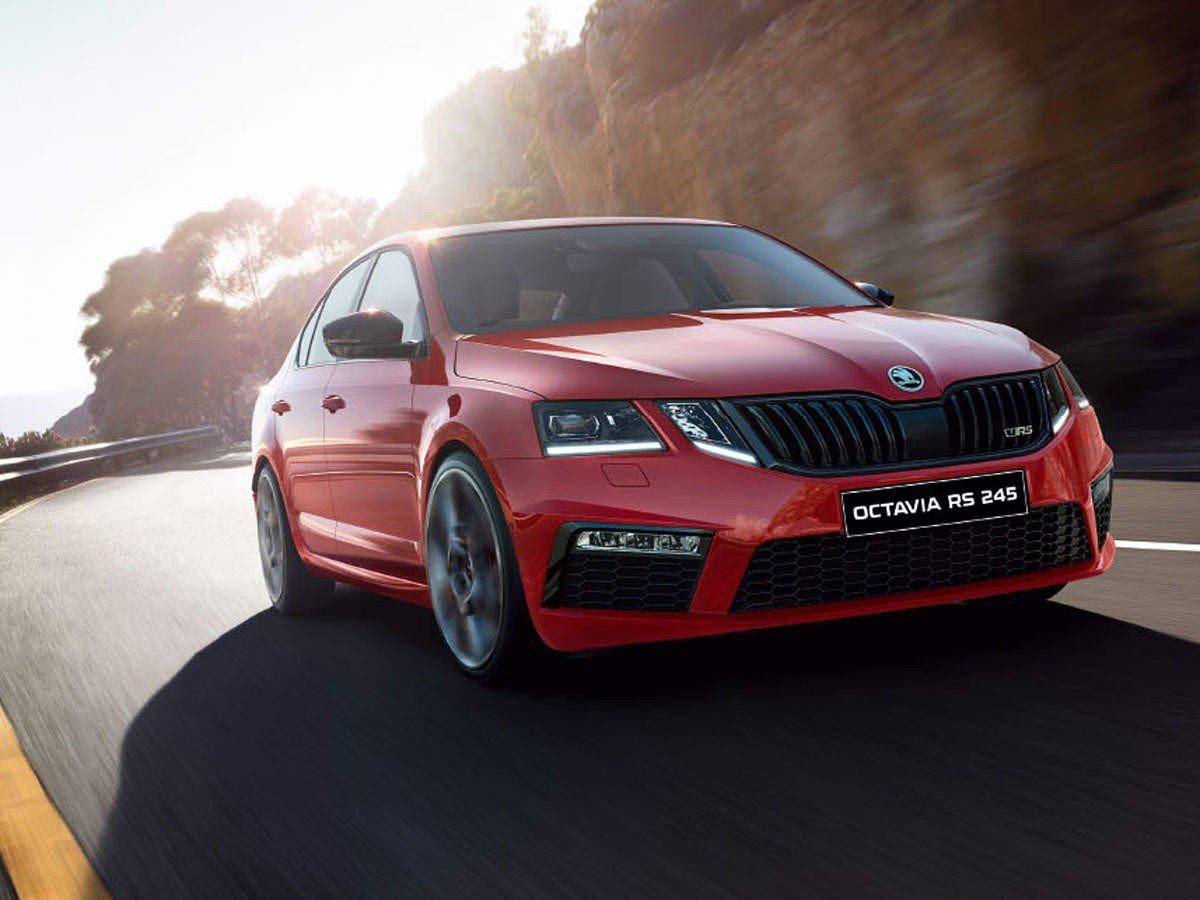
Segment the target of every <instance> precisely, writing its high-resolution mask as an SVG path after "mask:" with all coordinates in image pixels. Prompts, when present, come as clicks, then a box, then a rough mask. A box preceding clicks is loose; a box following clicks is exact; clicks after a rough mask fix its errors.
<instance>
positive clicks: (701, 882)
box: [98, 593, 1200, 897]
mask: <svg viewBox="0 0 1200 900" xmlns="http://www.w3.org/2000/svg"><path fill="white" fill-rule="evenodd" d="M1198 686H1200V647H1197V646H1196V645H1194V644H1191V643H1188V642H1185V641H1181V640H1177V639H1174V638H1169V637H1166V636H1163V635H1161V634H1158V633H1156V632H1152V631H1148V630H1145V629H1141V628H1138V627H1136V626H1132V625H1128V624H1125V623H1121V622H1117V621H1115V620H1112V619H1107V618H1104V617H1102V616H1099V615H1095V614H1092V613H1087V612H1082V611H1079V610H1076V609H1072V608H1069V607H1066V606H1061V605H1058V604H1052V603H1051V604H1045V605H1043V606H1041V607H1035V608H1033V609H1030V610H1028V611H1023V612H1022V611H1015V610H994V609H992V610H989V609H986V608H980V607H967V606H949V607H941V608H937V609H929V610H923V611H917V612H911V613H903V614H894V615H888V616H877V617H873V618H869V619H859V620H850V621H842V622H832V623H825V624H821V625H812V626H807V627H801V628H793V629H788V630H784V631H775V632H769V633H759V634H749V635H742V636H737V637H729V638H719V639H706V640H701V641H693V642H686V643H680V644H675V645H664V646H654V647H646V648H638V649H633V650H628V651H621V652H612V653H606V654H599V655H596V656H593V657H590V658H586V659H574V660H559V661H550V662H547V663H546V664H544V665H542V666H541V667H539V669H538V670H537V671H535V672H534V673H533V674H532V675H530V676H527V677H526V678H525V679H524V680H523V682H522V683H520V684H519V685H517V686H516V687H513V688H508V689H504V690H500V689H488V688H483V687H480V686H478V685H476V684H473V683H471V682H470V681H469V680H468V679H466V678H465V677H463V676H461V675H459V674H458V673H457V672H455V671H454V670H453V669H452V667H451V665H450V664H449V662H448V660H447V658H446V656H445V654H444V652H443V650H442V648H441V647H440V645H439V639H438V636H437V634H436V633H435V629H434V626H433V624H432V620H431V617H430V616H429V614H428V612H427V611H425V610H419V609H414V608H410V607H406V606H403V605H399V604H393V603H390V602H387V601H384V600H380V599H378V598H372V597H370V596H368V595H364V594H359V593H346V594H344V595H343V596H342V598H341V602H340V604H339V607H338V610H337V611H336V612H335V613H333V614H328V615H324V616H320V617H316V618H311V619H305V620H297V619H288V618H285V617H282V616H279V615H277V614H275V613H269V612H266V613H262V614H260V615H256V616H254V617H253V618H251V619H249V620H247V621H246V622H244V623H243V624H242V625H240V626H239V627H237V628H235V629H234V630H232V631H230V632H229V633H227V634H226V635H224V636H223V637H221V638H220V639H219V640H217V641H216V642H214V643H213V644H211V645H210V646H208V647H207V648H205V649H204V650H203V651H202V652H200V653H198V654H197V655H196V656H195V657H193V658H192V660H191V661H190V662H189V663H188V664H187V665H186V666H185V667H184V668H183V669H182V670H181V671H180V672H179V673H178V675H176V677H175V678H173V679H172V680H171V681H170V682H169V683H168V684H167V685H166V686H165V687H164V688H163V689H162V690H161V691H160V692H159V693H158V694H157V695H156V696H154V697H153V699H152V700H151V701H150V702H149V703H148V704H147V706H146V707H145V708H144V709H143V710H142V711H141V712H140V713H139V715H138V716H137V718H136V720H135V721H134V723H133V725H132V726H131V728H130V730H129V732H128V734H127V736H126V740H125V743H124V747H123V751H122V759H121V782H120V789H119V793H118V796H117V800H116V802H115V805H114V808H113V809H112V812H111V815H110V818H109V821H108V823H107V827H106V830H105V834H104V837H103V841H102V847H101V852H100V855H99V860H98V865H99V868H100V871H101V873H102V875H103V877H104V878H105V879H106V880H107V882H108V884H109V886H110V888H112V890H113V892H114V894H115V895H117V896H126V895H128V896H149V897H161V896H203V897H215V896H227V895H238V896H241V895H253V896H273V895H290V896H333V895H337V896H351V895H355V896H356V895H367V896H381V895H388V896H395V895H405V896H408V895H418V896H427V895H437V896H479V895H489V896H495V895H507V896H530V895H547V894H549V895H558V896H563V895H567V896H576V895H602V896H614V895H620V896H631V895H632V896H664V895H666V896H676V895H683V896H716V895H721V896H727V895H729V894H738V895H751V896H753V895H773V896H778V895H788V896H794V895H800V894H819V895H831V894H833V895H842V894H847V895H853V896H863V895H879V896H882V895H887V896H896V895H898V894H912V893H919V894H921V895H931V894H932V895H946V896H973V897H978V896H992V895H996V896H998V895H1008V896H1011V895H1012V894H1017V893H1020V894H1030V893H1037V894H1051V893H1054V894H1064V893H1066V894H1070V895H1079V894H1083V895H1097V896H1105V895H1107V896H1129V895H1162V896H1167V895H1172V896H1187V895H1191V896H1195V895H1196V892H1197V890H1198V889H1200V853H1197V851H1198V850H1200V779H1198V778H1197V769H1198V766H1200V763H1198V754H1197V749H1198V748H1200V718H1198V716H1197V710H1198V709H1200V703H1198V702H1197V701H1200V687H1198Z"/></svg>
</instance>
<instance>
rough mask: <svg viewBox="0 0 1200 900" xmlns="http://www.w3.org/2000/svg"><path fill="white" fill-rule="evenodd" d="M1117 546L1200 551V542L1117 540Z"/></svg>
mask: <svg viewBox="0 0 1200 900" xmlns="http://www.w3.org/2000/svg"><path fill="white" fill-rule="evenodd" d="M1117 546H1118V547H1121V548H1123V549H1126V550H1177V551H1181V552H1183V553H1200V544H1172V543H1169V542H1165V541H1117Z"/></svg>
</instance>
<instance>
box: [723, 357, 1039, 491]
mask: <svg viewBox="0 0 1200 900" xmlns="http://www.w3.org/2000/svg"><path fill="white" fill-rule="evenodd" d="M1040 390H1041V376H1040V375H1036V374H1035V375H1019V376H1011V375H1009V376H1001V377H998V378H993V379H988V380H986V381H979V382H971V383H967V384H962V385H958V386H955V387H951V388H950V389H949V390H948V391H947V392H946V393H945V394H943V395H942V397H940V398H939V399H937V400H934V401H930V400H920V401H911V402H889V401H885V400H882V399H880V398H877V397H870V396H866V395H854V394H844V395H840V396H828V395H816V396H808V397H806V396H795V397H764V398H761V399H749V400H731V401H729V403H730V405H731V406H732V407H733V408H734V409H735V410H737V411H739V412H740V413H741V416H742V420H743V421H744V422H745V424H746V425H747V426H748V427H749V428H750V430H751V431H752V432H753V433H754V434H755V436H756V437H757V438H758V440H759V441H760V442H761V445H762V446H764V447H765V450H766V451H767V453H768V455H770V456H774V460H771V459H768V460H767V463H768V465H771V464H778V465H780V466H781V467H783V468H788V467H793V468H798V469H802V470H805V471H821V470H838V469H860V468H873V467H879V466H898V465H901V464H904V463H921V462H935V461H943V462H954V461H958V460H960V459H962V458H964V457H996V456H1004V455H1011V454H1014V453H1020V452H1024V451H1027V450H1031V449H1033V448H1034V447H1035V446H1038V445H1040V444H1041V443H1043V442H1044V441H1045V440H1046V439H1047V438H1048V437H1049V422H1048V416H1047V414H1046V406H1045V403H1044V402H1043V401H1042V399H1041V395H1040V393H1039V391H1040ZM939 408H940V414H939V413H936V412H933V410H937V409H939ZM1026 427H1028V428H1029V429H1031V433H1028V434H1018V433H1017V430H1016V429H1018V428H1022V429H1023V428H1026Z"/></svg>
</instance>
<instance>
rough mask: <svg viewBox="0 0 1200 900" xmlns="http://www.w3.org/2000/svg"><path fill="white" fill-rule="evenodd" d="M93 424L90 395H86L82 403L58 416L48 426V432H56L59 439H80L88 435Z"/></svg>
mask: <svg viewBox="0 0 1200 900" xmlns="http://www.w3.org/2000/svg"><path fill="white" fill-rule="evenodd" d="M94 424H95V423H94V422H93V421H92V395H91V394H88V395H87V397H85V398H84V400H83V402H82V403H80V404H79V405H78V406H76V407H75V408H74V409H73V410H71V411H70V412H68V413H66V414H64V415H62V416H60V417H59V418H58V420H57V421H56V422H55V423H54V424H53V425H51V426H50V430H51V431H53V432H56V433H57V434H58V435H59V436H60V437H65V438H81V437H86V436H87V435H88V433H89V432H90V431H91V430H92V426H93V425H94Z"/></svg>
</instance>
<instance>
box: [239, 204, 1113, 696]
mask: <svg viewBox="0 0 1200 900" xmlns="http://www.w3.org/2000/svg"><path fill="white" fill-rule="evenodd" d="M891 299H892V298H891V294H889V293H888V292H886V291H884V290H883V289H881V288H878V287H876V286H874V285H871V284H865V283H859V284H855V283H852V282H850V281H847V280H846V279H844V278H843V277H841V276H840V275H838V274H837V273H836V272H833V271H831V270H830V269H828V268H826V267H825V266H824V265H822V264H820V263H819V262H817V261H815V260H813V259H812V258H810V257H808V256H806V255H805V254H803V253H801V252H800V251H798V250H795V249H793V248H791V247H789V246H788V245H786V244H784V243H782V242H780V241H778V240H776V239H774V238H771V237H769V236H767V235H765V234H762V233H760V232H757V231H754V230H751V229H748V228H742V227H737V226H733V225H728V224H724V223H719V222H703V221H694V220H673V219H566V220H554V221H530V222H511V223H499V224H497V223H492V224H488V225H473V226H465V227H457V228H446V229H441V230H437V231H431V232H421V233H417V234H404V235H398V236H396V237H394V238H390V239H388V240H385V241H382V242H381V243H379V244H378V245H376V246H375V247H373V248H371V249H370V250H368V251H366V252H365V253H363V254H362V255H361V256H359V257H358V258H357V259H355V260H354V262H353V263H352V264H351V265H349V266H348V267H347V268H346V269H345V270H344V271H342V272H341V274H339V275H338V276H337V278H336V279H334V281H333V284H332V285H331V286H330V287H329V289H328V291H327V292H326V294H325V296H324V297H323V298H322V299H321V302H320V303H319V304H318V305H317V307H316V309H315V310H314V311H313V313H312V315H311V316H310V317H309V320H308V322H307V324H306V325H305V326H304V328H303V330H302V331H301V332H300V334H299V336H298V337H297V338H296V341H295V343H294V344H293V345H292V348H291V349H290V350H289V351H288V354H287V358H286V359H285V360H284V362H283V365H282V366H281V367H280V369H279V371H278V373H277V374H276V375H275V376H274V378H273V379H272V380H271V382H270V383H269V384H268V385H266V386H265V387H264V388H263V390H262V393H261V394H260V396H259V400H258V403H257V406H256V408H255V413H254V423H253V445H254V455H255V471H254V496H255V503H256V509H257V516H258V528H259V543H260V549H261V555H262V567H263V574H264V576H265V578H266V583H267V589H268V591H269V594H270V598H271V601H272V603H273V604H274V606H275V607H276V608H277V609H279V610H280V611H282V612H286V613H291V612H303V611H306V610H309V609H313V608H315V607H318V606H320V605H322V604H323V603H324V602H325V601H326V600H327V599H328V597H329V595H330V592H331V589H332V585H333V583H334V582H335V581H336V582H346V583H350V584H353V585H357V586H359V587H362V588H366V589H368V590H371V591H374V592H377V593H382V594H386V595H389V596H392V597H396V598H400V599H405V600H410V601H412V602H415V603H419V604H425V605H429V606H432V608H433V613H434V616H435V617H436V620H437V623H438V625H439V627H440V630H441V633H442V635H443V636H444V638H445V641H446V644H447V646H448V647H449V649H450V651H451V653H452V654H453V656H454V658H455V659H456V660H457V661H458V664H459V665H460V666H461V667H462V668H463V669H465V670H466V671H467V672H469V673H471V674H473V675H475V676H477V677H479V678H485V679H486V678H491V677H494V676H496V675H497V674H499V673H501V672H502V671H504V670H505V669H506V668H507V667H509V666H510V665H511V664H512V663H513V662H514V661H516V660H518V659H520V658H521V657H522V655H523V654H525V653H528V652H530V651H531V650H534V649H537V648H536V645H535V644H533V643H531V642H533V641H540V642H542V643H544V644H545V645H547V646H549V647H550V648H553V649H555V650H560V651H578V650H585V649H589V648H597V647H604V646H610V645H615V644H627V643H633V642H639V641H656V640H665V639H674V638H684V637H692V636H697V635H708V634H715V633H719V632H731V631H740V630H744V629H751V628H765V627H771V626H778V625H788V624H792V623H798V622H809V621H814V620H820V619H832V618H838V617H844V616H859V615H864V614H867V613H875V612H882V611H885V610H897V609H904V608H909V607H919V606H926V605H931V604H937V603H950V602H956V601H962V600H969V599H974V598H981V597H987V596H995V595H1014V596H1013V598H1012V600H1013V602H1016V600H1017V599H1028V598H1033V597H1046V596H1049V595H1050V594H1052V593H1053V592H1054V591H1056V590H1058V589H1059V588H1060V587H1061V586H1062V585H1064V584H1065V583H1067V582H1069V581H1072V580H1075V579H1079V578H1086V577H1088V576H1091V575H1097V574H1099V573H1101V572H1103V571H1104V570H1105V569H1107V568H1108V566H1109V565H1110V564H1111V562H1112V558H1113V547H1114V542H1113V540H1112V537H1111V536H1110V535H1109V529H1108V523H1109V511H1110V504H1111V492H1112V480H1111V467H1112V453H1111V451H1110V450H1109V448H1108V446H1107V445H1106V444H1105V442H1104V439H1103V437H1102V436H1101V432H1100V426H1099V424H1098V422H1097V419H1096V414H1095V411H1094V410H1093V409H1092V407H1091V406H1090V404H1089V403H1088V400H1087V398H1086V397H1085V395H1084V393H1083V392H1082V391H1081V390H1080V387H1079V385H1078V384H1077V383H1076V382H1075V380H1074V379H1073V378H1072V377H1071V373H1070V372H1069V371H1068V370H1067V368H1066V366H1065V365H1064V364H1063V363H1062V361H1061V360H1060V359H1059V357H1058V356H1057V355H1055V354H1054V353H1053V352H1051V351H1050V350H1047V349H1046V348H1045V347H1042V346H1040V345H1038V344H1037V343H1035V342H1033V341H1031V340H1030V339H1028V338H1027V337H1025V336H1024V335H1022V334H1021V333H1020V332H1018V331H1015V330H1014V329H1012V328H1008V327H1006V326H1004V325H996V324H991V323H988V322H981V321H975V320H970V319H960V318H950V317H947V316H941V315H932V314H929V313H922V312H908V311H901V310H898V309H894V308H891V307H890V301H891Z"/></svg>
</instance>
